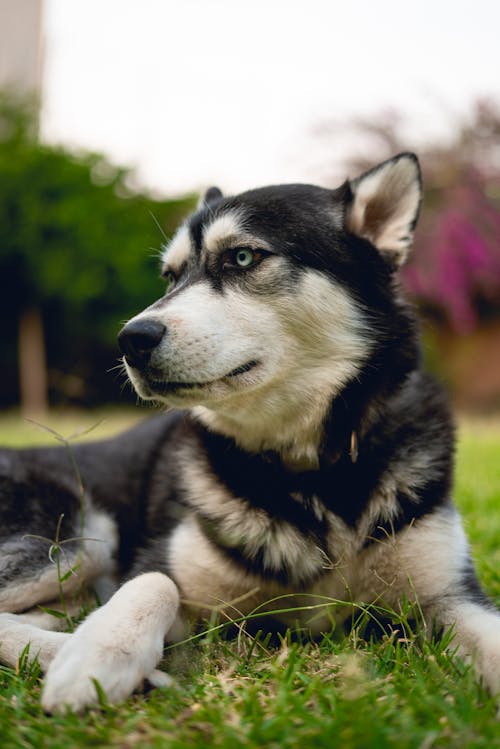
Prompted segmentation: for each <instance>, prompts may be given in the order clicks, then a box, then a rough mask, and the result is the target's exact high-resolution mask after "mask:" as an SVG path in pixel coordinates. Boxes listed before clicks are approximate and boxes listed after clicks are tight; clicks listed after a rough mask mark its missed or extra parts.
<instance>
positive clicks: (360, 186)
mask: <svg viewBox="0 0 500 749" xmlns="http://www.w3.org/2000/svg"><path fill="white" fill-rule="evenodd" d="M349 186H350V188H351V196H350V201H349V202H348V205H347V206H346V215H345V226H346V229H347V231H350V232H352V233H353V234H357V235H358V236H360V237H365V238H366V239H368V240H370V242H372V244H374V245H375V247H377V248H378V249H379V250H380V251H381V252H382V253H383V254H384V255H385V256H386V257H387V258H388V259H390V261H391V262H392V263H393V264H394V265H396V266H399V265H402V264H403V263H404V262H405V260H406V258H407V256H408V253H409V251H410V248H411V244H412V241H413V230H414V228H415V224H416V223H417V218H418V214H419V210H420V204H421V202H422V179H421V174H420V167H419V164H418V159H417V157H416V156H415V154H412V153H400V154H398V155H397V156H395V157H394V158H392V159H389V160H388V161H384V162H383V163H382V164H379V165H378V166H376V167H375V168H374V169H370V171H369V172H365V173H364V174H362V175H361V176H360V177H358V178H357V179H354V180H351V181H350V183H349Z"/></svg>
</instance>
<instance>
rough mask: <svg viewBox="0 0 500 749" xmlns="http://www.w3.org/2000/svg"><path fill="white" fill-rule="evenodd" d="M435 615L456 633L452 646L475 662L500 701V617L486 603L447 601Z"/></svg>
mask: <svg viewBox="0 0 500 749" xmlns="http://www.w3.org/2000/svg"><path fill="white" fill-rule="evenodd" d="M431 613H432V614H433V615H434V619H435V621H436V622H437V623H439V624H441V625H442V626H443V627H444V628H445V629H449V628H450V627H451V628H452V629H453V632H454V635H455V636H454V640H453V643H452V646H453V645H456V646H457V649H458V654H459V655H460V656H461V657H462V658H464V659H465V660H466V661H471V662H472V664H473V665H474V668H475V670H476V673H477V675H478V677H479V679H480V680H481V681H482V682H483V684H484V685H485V686H486V687H487V689H488V691H489V692H490V693H491V694H492V695H496V694H498V696H499V697H500V613H499V612H498V611H497V610H496V609H495V608H494V607H493V606H492V605H490V604H489V603H488V602H486V601H485V602H484V603H483V602H479V601H474V600H472V599H463V600H460V599H456V600H453V599H451V600H447V599H446V598H444V599H443V601H442V602H440V603H439V604H438V605H437V606H434V607H432V609H431Z"/></svg>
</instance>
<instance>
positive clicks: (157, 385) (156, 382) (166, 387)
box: [147, 359, 259, 395]
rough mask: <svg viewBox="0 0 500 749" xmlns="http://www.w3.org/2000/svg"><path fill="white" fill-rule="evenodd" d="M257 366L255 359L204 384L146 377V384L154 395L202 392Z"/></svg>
mask: <svg viewBox="0 0 500 749" xmlns="http://www.w3.org/2000/svg"><path fill="white" fill-rule="evenodd" d="M258 364H259V362H258V361H257V360H256V359H252V360H251V361H249V362H247V363H246V364H242V365H241V366H240V367H236V369H232V370H231V371H230V372H228V373H227V374H225V375H223V376H222V377H218V378H217V379H215V380H207V381H205V382H184V381H181V382H176V381H172V380H163V379H157V378H153V377H148V378H147V384H148V386H149V388H150V389H151V390H152V391H153V392H154V393H158V394H162V395H164V394H166V393H178V392H179V391H180V390H202V389H203V388H207V387H210V386H211V385H215V384H217V383H219V382H224V381H228V380H234V379H235V378H236V377H239V376H240V375H243V374H246V373H247V372H250V370H252V369H254V368H255V367H257V366H258Z"/></svg>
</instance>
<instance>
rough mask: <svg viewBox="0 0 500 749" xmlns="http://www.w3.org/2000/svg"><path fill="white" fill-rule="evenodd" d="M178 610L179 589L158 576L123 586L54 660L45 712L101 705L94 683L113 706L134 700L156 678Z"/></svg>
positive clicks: (45, 694)
mask: <svg viewBox="0 0 500 749" xmlns="http://www.w3.org/2000/svg"><path fill="white" fill-rule="evenodd" d="M178 608H179V593H178V590H177V587H176V585H175V584H174V583H173V582H172V580H170V578H168V577H167V576H166V575H164V574H162V573H160V572H148V573H145V574H143V575H139V576H138V577H135V578H134V579H133V580H130V581H129V582H127V583H125V585H123V586H122V587H121V588H120V589H119V590H118V591H117V592H116V593H115V594H114V596H112V598H111V599H110V600H109V601H108V602H107V603H106V604H105V605H104V606H102V607H101V608H100V609H97V610H96V611H94V612H93V613H92V614H90V616H89V617H88V618H87V619H86V620H85V621H84V622H83V623H82V624H81V625H80V626H79V627H78V629H77V630H76V632H75V633H74V634H73V635H72V636H71V637H70V638H69V639H68V640H67V642H65V643H64V645H63V646H62V648H61V649H60V650H59V652H58V653H57V655H56V656H55V658H54V660H53V661H52V663H51V664H50V666H49V669H48V671H47V676H46V679H45V686H44V689H43V694H42V705H43V707H44V709H45V710H47V711H48V712H55V711H57V710H61V709H64V708H65V707H69V708H71V709H73V710H81V709H83V708H84V707H86V706H87V705H90V704H92V703H95V702H97V700H98V694H97V689H96V681H97V682H98V683H99V684H100V686H101V687H102V689H103V691H104V693H105V695H106V698H107V700H108V701H109V702H118V701H120V700H122V699H125V698H126V697H128V696H129V695H130V694H132V692H133V691H134V689H136V688H137V687H138V686H139V685H140V684H141V683H142V682H143V680H144V679H147V678H148V677H149V676H150V675H151V674H153V672H154V669H155V666H156V664H157V663H158V661H159V660H160V658H161V655H162V651H163V642H164V639H165V636H166V634H167V632H168V630H169V629H170V628H171V626H172V624H173V622H174V619H175V617H176V614H177V612H178ZM152 681H153V682H154V683H156V681H157V680H156V678H155V676H153V678H152Z"/></svg>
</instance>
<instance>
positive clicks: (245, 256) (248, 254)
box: [234, 249, 255, 268]
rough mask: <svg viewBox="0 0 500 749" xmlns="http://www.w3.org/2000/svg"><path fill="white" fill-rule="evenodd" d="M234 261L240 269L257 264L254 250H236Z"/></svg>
mask: <svg viewBox="0 0 500 749" xmlns="http://www.w3.org/2000/svg"><path fill="white" fill-rule="evenodd" d="M234 261H235V264H236V265H238V266H239V267H240V268H248V266H249V265H252V264H253V263H254V262H255V260H254V253H253V250H247V249H241V250H235V252H234Z"/></svg>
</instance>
